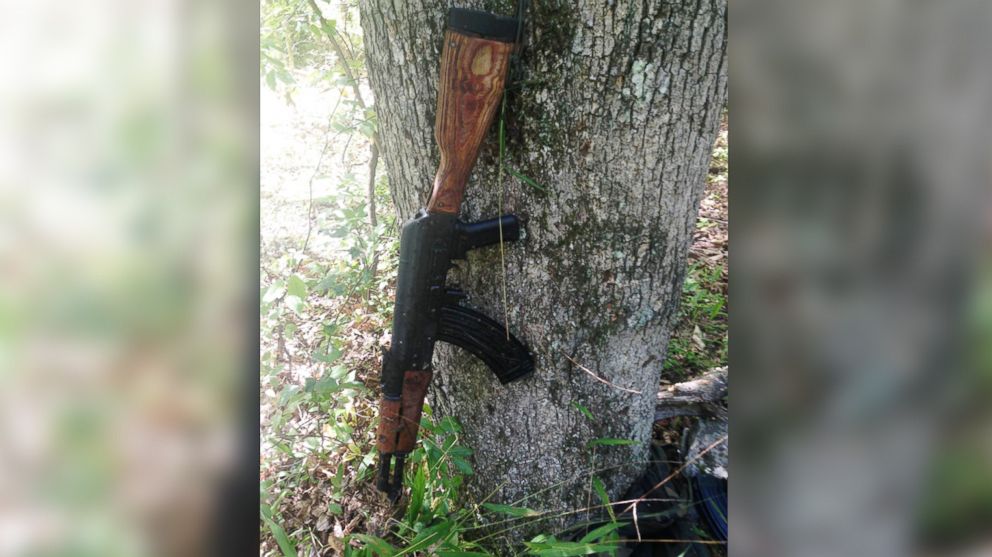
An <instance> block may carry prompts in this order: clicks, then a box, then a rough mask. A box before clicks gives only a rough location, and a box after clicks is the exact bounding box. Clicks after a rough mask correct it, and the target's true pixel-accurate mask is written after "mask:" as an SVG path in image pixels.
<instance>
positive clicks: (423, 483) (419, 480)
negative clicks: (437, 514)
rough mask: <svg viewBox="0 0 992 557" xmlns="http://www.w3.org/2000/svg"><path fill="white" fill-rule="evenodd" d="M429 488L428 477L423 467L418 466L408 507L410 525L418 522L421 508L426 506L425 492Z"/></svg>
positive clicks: (407, 517)
mask: <svg viewBox="0 0 992 557" xmlns="http://www.w3.org/2000/svg"><path fill="white" fill-rule="evenodd" d="M426 488H427V475H426V474H425V473H424V467H423V466H417V473H416V475H414V477H413V484H412V485H411V487H410V504H408V505H407V507H406V521H407V523H409V524H415V523H416V522H417V516H418V515H419V514H420V511H421V507H423V506H424V491H425V490H426Z"/></svg>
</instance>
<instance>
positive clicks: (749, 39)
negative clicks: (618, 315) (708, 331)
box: [730, 0, 992, 556]
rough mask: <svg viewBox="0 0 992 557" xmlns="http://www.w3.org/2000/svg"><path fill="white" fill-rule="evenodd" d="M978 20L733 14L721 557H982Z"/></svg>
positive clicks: (897, 7)
mask: <svg viewBox="0 0 992 557" xmlns="http://www.w3.org/2000/svg"><path fill="white" fill-rule="evenodd" d="M990 9H992V5H990V4H989V3H987V2H940V3H930V2H913V1H881V0H867V1H858V2H811V1H799V2H795V1H778V0H744V1H736V2H732V3H731V5H730V10H731V16H730V22H731V25H730V33H731V36H730V45H731V48H730V59H731V66H730V75H731V88H730V89H731V103H730V104H731V114H732V116H731V124H732V125H731V128H730V129H731V130H732V131H731V139H732V143H733V145H734V151H733V155H732V157H731V160H730V168H731V174H732V176H733V178H734V180H735V188H734V191H733V193H732V195H731V203H730V206H731V222H732V225H731V228H732V232H733V238H734V248H733V250H732V251H731V269H732V276H733V280H732V281H731V298H732V299H733V303H734V310H733V312H732V313H731V315H732V317H731V342H730V347H731V348H730V354H731V363H732V367H734V374H733V380H732V381H731V393H732V395H731V398H732V403H731V410H732V417H733V420H732V423H733V428H732V429H733V431H734V438H733V439H732V443H733V444H734V453H735V455H736V456H735V458H736V461H735V462H734V463H733V465H732V466H733V469H734V473H735V477H734V478H735V479H734V481H733V482H731V488H730V489H731V494H730V501H731V507H732V509H731V514H732V516H733V520H732V527H731V536H730V540H731V541H730V550H731V554H733V555H742V556H748V555H754V556H758V555H761V556H769V555H783V556H784V555H789V556H797V555H798V556H806V555H810V556H813V555H817V556H819V555H989V554H992V474H990V471H992V407H990V405H989V401H990V395H992V359H990V355H992V352H990V339H992V336H990V335H992V305H990V299H992V275H990V272H989V271H990V270H992V267H990V265H989V263H990V259H989V253H990V252H989V249H988V248H989V240H990V239H992V228H990V224H992V222H990V218H989V217H990V215H992V213H990V211H989V209H990V205H989V193H990V192H989V185H990V182H989V178H990V176H989V172H990V170H992V166H990V158H989V155H990V143H989V135H990V133H992V127H990V125H989V124H990V110H992V102H990V100H992V98H990V97H992V95H990V94H992V73H990V72H989V60H990V59H992V58H990V57H989V54H990V52H992V49H990V46H992V40H990V39H992V35H990V34H989V32H988V30H989V23H990V15H992V14H990Z"/></svg>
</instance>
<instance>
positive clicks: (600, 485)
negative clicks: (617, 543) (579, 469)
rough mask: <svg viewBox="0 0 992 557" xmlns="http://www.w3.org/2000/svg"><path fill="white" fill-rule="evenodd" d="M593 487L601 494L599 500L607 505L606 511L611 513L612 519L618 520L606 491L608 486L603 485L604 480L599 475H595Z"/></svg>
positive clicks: (613, 520) (597, 493)
mask: <svg viewBox="0 0 992 557" xmlns="http://www.w3.org/2000/svg"><path fill="white" fill-rule="evenodd" d="M592 488H593V489H594V490H595V491H596V495H599V500H600V502H602V503H603V506H604V507H606V512H608V513H610V521H611V522H616V521H617V517H616V515H615V514H613V505H610V496H609V495H607V493H606V486H604V485H603V481H602V480H600V479H599V478H597V477H593V479H592Z"/></svg>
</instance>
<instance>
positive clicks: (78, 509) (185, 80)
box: [0, 0, 258, 556]
mask: <svg viewBox="0 0 992 557" xmlns="http://www.w3.org/2000/svg"><path fill="white" fill-rule="evenodd" d="M2 11H3V14H4V17H3V18H0V48H2V50H3V52H4V53H5V55H4V56H3V57H2V58H0V73H2V75H3V79H2V80H0V269H2V270H0V555H4V556H6V555H104V556H110V555H197V554H204V553H216V552H217V550H218V548H223V549H224V550H230V551H233V552H240V553H242V554H244V553H245V552H246V551H249V552H250V551H255V549H254V547H255V546H256V545H257V536H255V532H256V531H257V530H256V528H254V527H248V528H245V522H246V520H245V519H244V518H242V520H241V523H240V529H239V531H238V537H233V536H230V535H229V534H230V528H231V526H230V524H231V523H230V522H229V521H230V520H234V521H235V522H236V516H237V513H238V508H239V507H238V506H237V505H234V502H235V501H236V500H237V497H235V496H234V495H231V494H239V493H240V494H243V495H242V499H247V500H248V502H249V504H247V505H240V507H241V508H245V507H246V508H247V515H245V513H244V511H241V514H242V516H247V523H248V524H250V525H254V524H257V520H258V519H257V514H256V511H255V507H254V503H252V501H255V500H256V498H257V495H256V494H257V491H255V490H256V489H257V462H258V460H257V458H258V457H257V429H256V425H255V424H256V423H257V422H255V417H256V416H257V411H258V410H257V390H256V389H255V387H254V385H255V384H256V383H255V381H256V377H257V376H256V373H257V359H256V358H257V340H256V339H257V336H256V335H257V330H258V329H257V324H258V320H257V317H256V316H257V314H256V313H255V308H256V306H255V303H256V301H257V297H256V296H257V294H256V292H257V290H256V288H257V286H256V285H257V276H258V267H257V265H256V262H257V243H258V240H257V238H258V209H257V202H258V186H257V183H258V165H257V150H258V143H257V138H258V123H257V114H258V108H257V102H258V101H257V97H258V95H257V91H258V89H257V69H256V68H257V64H258V35H257V29H258V26H257V19H256V17H257V11H256V6H254V5H252V4H247V5H246V4H243V3H235V2H225V1H209V2H207V1H146V0H139V1H136V2H135V1H127V2H124V1H120V0H97V1H95V2H86V3H65V2H54V1H39V2H4V3H3V6H2ZM246 430H247V434H245V431H246ZM245 469H247V470H248V475H247V476H246V475H245V473H244V472H243V470H245ZM245 478H247V482H246V481H245ZM238 482H240V483H241V486H240V487H238V485H237V484H238ZM246 485H247V487H245V486H246ZM222 493H223V494H224V495H222ZM218 543H220V544H222V545H219V546H218V545H216V544H218ZM246 548H248V549H246ZM239 549H240V551H238V550H239Z"/></svg>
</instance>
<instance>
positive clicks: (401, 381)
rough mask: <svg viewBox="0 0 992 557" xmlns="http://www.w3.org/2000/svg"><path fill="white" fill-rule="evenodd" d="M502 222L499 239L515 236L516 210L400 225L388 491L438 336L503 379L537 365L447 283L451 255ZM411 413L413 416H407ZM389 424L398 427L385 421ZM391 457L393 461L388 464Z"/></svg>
mask: <svg viewBox="0 0 992 557" xmlns="http://www.w3.org/2000/svg"><path fill="white" fill-rule="evenodd" d="M501 227H502V236H503V240H505V241H516V240H517V239H519V237H520V222H519V219H517V217H516V216H514V215H504V216H502V217H499V218H497V219H490V220H485V221H481V222H476V223H464V222H461V221H459V220H458V219H457V217H455V216H454V215H450V214H444V213H434V214H430V213H427V212H426V211H423V210H421V211H420V212H418V213H417V215H416V216H415V217H414V218H413V219H411V220H409V221H407V222H406V223H405V224H404V225H403V230H402V233H401V235H400V265H399V273H398V276H397V279H396V305H395V310H394V314H393V334H392V342H391V345H390V349H389V351H388V352H387V353H386V354H385V356H384V358H383V365H382V395H383V412H382V422H381V424H380V439H379V445H380V462H379V469H378V474H377V478H376V486H377V487H378V489H380V490H382V491H385V492H386V493H387V494H388V495H389V496H390V498H391V499H394V500H395V499H396V498H398V496H399V491H400V489H401V487H402V467H403V459H404V458H405V457H406V455H407V454H408V453H409V451H411V450H412V449H413V442H415V441H416V427H417V426H418V425H419V420H420V407H422V406H423V394H425V393H426V387H427V383H428V382H429V380H430V373H431V371H430V370H431V359H432V357H433V355H434V345H435V343H436V342H437V341H443V342H447V343H450V344H454V345H456V346H460V347H462V348H464V349H465V350H467V351H469V352H470V353H472V354H473V355H474V356H476V357H477V358H479V359H480V360H482V361H483V362H484V363H485V364H486V365H487V366H488V367H489V369H490V370H492V372H493V373H494V374H495V375H496V378H497V379H498V380H499V381H500V383H503V384H506V383H509V382H511V381H514V380H517V379H521V378H523V377H526V376H527V375H529V374H531V373H532V372H533V371H534V363H533V360H532V359H531V356H530V354H529V353H528V351H527V348H526V347H525V346H524V345H523V343H521V342H520V341H519V340H517V339H516V337H514V336H513V335H509V334H508V333H507V330H506V328H505V327H504V326H503V325H501V324H499V323H497V322H496V321H494V320H493V319H490V318H489V317H487V316H485V315H483V314H481V313H479V312H477V311H474V310H472V309H469V308H466V307H464V306H461V305H459V301H460V300H462V299H463V298H464V297H465V294H464V293H463V292H462V291H461V290H459V289H457V288H453V287H447V286H446V285H445V279H446V277H447V274H448V270H449V269H450V268H451V266H452V261H453V260H456V259H464V258H465V256H466V254H467V252H468V251H469V250H471V249H475V248H480V247H483V246H488V245H492V244H496V243H499V241H500V228H501ZM421 385H422V388H420V386H421ZM407 400H409V401H410V402H409V403H406V401H407ZM390 403H393V404H392V405H395V406H397V407H398V409H399V415H398V416H394V415H393V413H391V412H388V411H386V407H387V406H390ZM414 419H415V420H416V422H415V423H410V420H414ZM383 424H385V425H383ZM391 426H392V427H395V430H391V429H389V428H390V427H391ZM383 427H385V428H387V429H386V431H384V430H383ZM410 430H412V432H411V431H410ZM383 449H384V450H383ZM392 457H396V463H395V465H394V466H392V468H393V469H392V471H391V470H390V468H391V466H390V465H391V460H392ZM390 472H392V473H390Z"/></svg>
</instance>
